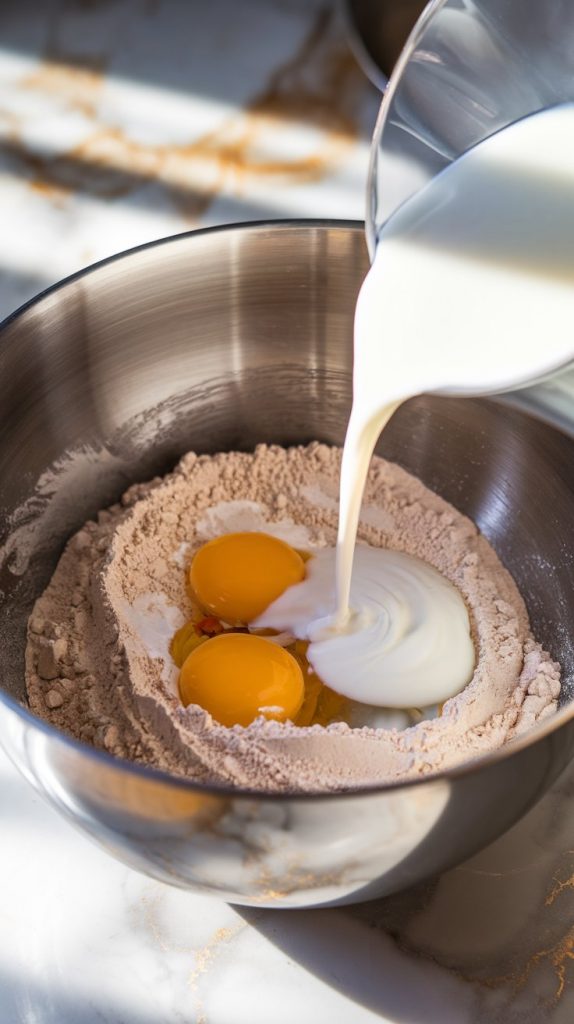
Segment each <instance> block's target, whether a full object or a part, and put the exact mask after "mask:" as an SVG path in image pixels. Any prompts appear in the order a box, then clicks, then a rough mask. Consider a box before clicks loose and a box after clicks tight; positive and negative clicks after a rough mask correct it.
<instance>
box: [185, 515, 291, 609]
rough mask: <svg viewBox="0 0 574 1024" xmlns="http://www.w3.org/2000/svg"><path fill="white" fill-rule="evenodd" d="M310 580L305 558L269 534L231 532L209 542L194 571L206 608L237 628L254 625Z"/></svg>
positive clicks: (199, 597) (195, 589)
mask: <svg viewBox="0 0 574 1024" xmlns="http://www.w3.org/2000/svg"><path fill="white" fill-rule="evenodd" d="M304 577H305V563H304V561H303V559H302V558H301V555H300V554H299V553H298V552H297V551H295V550H294V548H292V547H290V546H289V544H286V543H285V541H282V540H279V539H278V538H277V537H270V536H269V534H266V533H228V534H225V535H224V536H223V537H216V538H215V540H210V541H208V543H207V544H204V545H203V547H202V548H200V549H199V551H198V552H197V554H196V555H195V557H194V559H193V561H192V563H191V568H190V570H189V582H190V585H191V589H192V591H193V593H194V594H195V597H196V598H197V601H198V602H199V604H200V605H201V607H202V608H203V609H204V610H205V611H207V612H210V613H211V614H212V615H217V616H218V617H219V618H220V619H223V620H224V622H229V623H232V624H234V625H238V624H240V623H247V622H252V621H253V620H254V619H256V618H257V616H258V615H261V614H262V612H264V611H265V609H266V608H268V607H269V605H270V604H272V602H273V601H275V600H276V599H277V598H278V597H280V595H281V594H282V593H283V592H284V591H285V590H287V588H288V587H291V586H293V584H295V583H300V582H301V580H302V579H304Z"/></svg>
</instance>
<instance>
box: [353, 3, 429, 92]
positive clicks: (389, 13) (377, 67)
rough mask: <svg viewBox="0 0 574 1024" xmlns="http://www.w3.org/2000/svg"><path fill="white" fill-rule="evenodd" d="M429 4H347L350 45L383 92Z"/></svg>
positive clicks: (374, 82) (366, 72)
mask: <svg viewBox="0 0 574 1024" xmlns="http://www.w3.org/2000/svg"><path fill="white" fill-rule="evenodd" d="M427 2H428V0H345V10H346V15H347V24H348V28H349V41H350V43H351V46H352V48H353V52H354V54H355V56H356V58H357V60H358V61H359V64H360V65H361V67H362V69H363V71H364V72H365V74H366V75H368V77H369V78H370V80H371V82H372V83H373V85H375V86H376V87H377V89H380V91H381V92H383V91H384V89H385V87H386V84H387V81H388V79H389V76H390V74H391V71H392V70H393V68H394V66H395V63H396V61H397V58H398V56H399V54H400V52H401V50H402V48H403V46H404V44H405V43H406V41H407V38H408V35H409V33H410V31H411V29H412V28H413V26H414V24H415V22H416V20H417V18H418V17H419V15H420V14H422V12H423V11H424V9H425V7H426V6H427Z"/></svg>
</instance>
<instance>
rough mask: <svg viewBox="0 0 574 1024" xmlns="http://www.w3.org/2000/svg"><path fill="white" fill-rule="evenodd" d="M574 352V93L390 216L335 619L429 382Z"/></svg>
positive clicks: (356, 426)
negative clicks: (369, 513)
mask: <svg viewBox="0 0 574 1024" xmlns="http://www.w3.org/2000/svg"><path fill="white" fill-rule="evenodd" d="M573 356H574V106H573V105H572V104H567V105H563V106H559V107H555V108H553V109H551V110H548V111H544V112H542V113H540V114H535V115H533V116H532V117H528V118H526V119H525V120H523V121H520V122H518V123H517V124H515V125H512V126H510V127H509V128H506V129H504V130H503V131H501V132H499V133H498V134H497V135H494V136H492V137H491V138H490V139H487V140H486V141H485V142H483V143H481V144H480V145H478V146H476V147H475V148H474V149H473V150H471V151H469V152H468V153H466V154H465V155H464V156H463V157H461V158H460V159H459V160H457V161H456V162H455V163H454V164H452V165H451V166H450V167H449V168H447V170H445V171H444V172H443V173H442V174H440V175H439V176H438V177H436V178H435V179H434V180H433V181H431V182H430V184H429V185H427V186H426V188H424V189H423V190H422V191H421V192H420V193H419V194H418V195H416V196H415V197H414V198H412V199H410V200H409V201H408V202H406V203H405V204H404V205H403V206H402V207H401V208H400V209H399V210H398V212H397V213H396V214H395V215H394V216H393V217H392V218H391V220H390V221H389V223H388V224H387V226H386V227H385V228H384V230H383V232H382V234H381V237H380V239H379V242H378V246H377V252H376V257H375V260H374V263H373V266H372V267H371V269H370V271H369V273H368V275H367V277H366V279H365V282H364V284H363V287H362V289H361V292H360V295H359V299H358V302H357V309H356V314H355V362H354V375H353V409H352V413H351V418H350V421H349V426H348V429H347V435H346V439H345V448H344V453H343V466H342V473H341V487H340V520H339V534H338V542H337V599H338V609H337V619H336V622H337V628H338V629H339V630H341V629H343V630H344V628H345V623H348V622H349V619H350V617H352V613H353V612H360V609H353V608H351V609H350V608H349V592H350V585H351V570H352V565H353V552H354V548H355V539H356V533H357V525H358V518H359V509H360V504H361V498H362V494H363V489H364V485H365V480H366V475H367V471H368V467H369V462H370V459H371V455H372V453H373V449H374V446H375V444H376V441H377V439H378V437H379V434H380V432H381V430H382V429H383V427H384V426H385V424H386V423H387V422H388V420H389V419H390V417H391V415H392V414H393V412H394V411H395V409H396V408H397V406H398V405H400V403H401V402H402V401H404V400H405V399H407V398H410V397H412V396H414V395H418V394H421V393H423V392H441V393H453V394H481V393H487V392H491V393H492V392H497V391H503V390H505V389H507V388H510V387H517V386H519V385H520V384H524V383H526V382H527V381H530V380H533V379H535V378H536V377H538V376H540V375H541V374H544V373H546V372H548V371H549V370H551V369H557V368H558V367H559V366H560V365H562V364H564V363H567V362H569V361H570V360H571V359H572V358H573Z"/></svg>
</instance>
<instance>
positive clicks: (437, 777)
mask: <svg viewBox="0 0 574 1024" xmlns="http://www.w3.org/2000/svg"><path fill="white" fill-rule="evenodd" d="M364 227H365V226H364V223H363V222H362V221H356V220H344V219H340V220H339V219H320V218H317V219H311V218H309V219H306V218H297V219H290V218H282V219H278V220H258V221H247V222H239V223H232V224H218V225H216V226H214V227H207V228H197V229H195V230H191V231H183V232H179V233H177V234H175V235H168V236H166V237H165V238H159V239H155V240H154V241H151V242H144V243H143V244H142V245H137V246H134V247H133V248H131V249H124V250H122V251H121V252H119V253H114V255H112V256H107V257H106V258H105V259H102V260H98V261H97V262H96V263H92V264H90V265H89V266H87V267H83V268H82V269H81V270H78V271H76V272H75V273H74V274H70V275H69V276H68V277H65V278H62V280H60V281H56V282H55V284H52V285H49V286H48V287H47V288H45V289H44V290H43V291H41V292H39V293H38V294H37V295H35V296H33V298H31V299H29V300H28V301H27V302H25V303H24V304H23V305H21V306H19V307H18V308H17V309H16V310H14V312H12V313H10V314H9V315H8V316H7V317H5V319H4V320H2V321H1V322H0V346H1V344H2V335H3V333H4V331H5V330H6V329H7V327H8V326H10V325H11V324H12V323H13V322H14V321H16V320H18V319H20V317H21V316H22V315H23V314H24V313H26V312H27V311H28V310H29V309H31V308H33V307H34V306H36V305H38V304H39V303H40V302H41V301H42V300H43V299H44V298H46V297H47V296H48V295H51V294H52V293H55V292H57V291H59V290H60V289H63V288H64V287H65V286H66V285H68V284H71V283H72V282H74V281H78V280H80V279H81V278H82V277H85V276H87V275H88V274H91V273H93V272H94V271H95V270H98V269H99V268H100V267H104V266H108V265H110V264H112V263H115V262H116V261H120V260H122V259H124V257H128V256H132V255H134V254H135V253H138V252H143V251H145V250H147V249H153V248H160V247H161V246H163V245H167V244H169V243H173V242H178V241H180V240H182V239H187V238H194V237H197V236H202V235H211V234H218V233H225V232H236V231H242V232H249V231H255V232H257V231H260V230H262V229H265V230H275V229H277V228H278V229H280V230H283V229H286V228H296V229H299V230H308V229H309V228H320V229H323V230H325V229H327V230H330V229H332V228H341V229H344V230H349V229H351V230H353V231H357V230H360V231H361V232H363V231H364ZM553 429H554V430H557V431H558V432H559V433H564V431H562V430H560V428H559V427H558V426H556V425H554V424H553ZM0 704H4V705H5V706H6V707H7V708H8V709H9V710H10V711H12V712H14V713H15V714H16V715H17V716H18V717H19V718H21V719H23V721H24V722H25V723H26V725H28V726H30V727H32V728H34V729H36V730H38V731H39V732H41V733H43V734H44V735H45V736H47V737H49V738H50V739H55V740H56V741H57V742H60V743H62V744H63V745H64V746H67V747H69V748H71V749H72V750H75V751H77V752H78V753H79V754H81V755H82V756H84V757H88V758H89V759H92V760H93V761H95V762H96V763H100V764H103V765H105V766H106V767H107V768H113V769H115V770H117V771H124V772H127V773H128V774H133V775H135V776H136V777H139V778H141V779H142V780H147V781H149V782H152V783H162V784H164V785H170V786H173V785H174V786H176V787H177V788H178V789H183V790H187V791H190V792H193V793H207V794H210V795H214V796H219V797H224V798H226V799H231V798H242V797H245V798H246V799H250V800H253V799H258V800H265V801H267V800H270V801H279V802H290V801H293V800H298V801H299V800H301V801H305V802H307V801H318V800H336V799H339V800H340V799H342V798H355V797H369V796H373V795H376V794H384V793H394V792H397V791H398V790H401V791H404V790H408V789H413V788H415V787H420V786H430V785H432V784H433V783H438V782H451V781H453V782H454V781H455V780H456V779H458V778H461V777H465V776H467V775H472V774H474V773H478V772H480V770H481V769H482V768H487V767H489V766H491V765H494V764H496V763H498V762H499V761H505V760H506V759H507V758H511V757H513V756H515V755H517V754H518V753H519V752H520V751H521V750H524V749H526V748H527V747H530V746H533V745H534V744H535V743H538V742H540V741H542V740H543V739H545V738H546V737H547V736H550V735H551V734H552V733H553V732H555V731H557V730H558V729H560V728H562V726H564V725H566V723H567V722H569V721H570V720H571V719H573V718H574V699H573V700H572V701H571V702H570V705H569V706H568V707H565V708H562V709H561V710H559V711H557V712H556V713H555V714H554V715H552V716H551V717H549V718H548V719H546V720H545V721H543V722H541V723H540V724H539V725H536V726H534V727H533V728H532V729H529V730H528V731H527V732H526V733H525V734H524V735H523V736H520V737H518V738H517V739H514V740H510V741H509V742H508V743H505V744H503V746H502V747H498V748H497V749H496V750H493V751H490V752H489V753H486V754H482V755H480V756H477V757H473V758H472V759H470V760H468V761H463V762H462V763H461V764H458V765H455V766H454V767H452V768H448V769H446V770H444V771H442V772H436V773H433V774H429V775H425V776H424V777H423V778H417V779H405V780H399V781H396V782H385V783H373V784H372V785H369V786H360V787H357V788H356V789H355V788H354V789H348V790H339V791H337V792H321V791H312V792H305V793H298V792H292V793H273V792H266V791H265V790H260V789H247V788H243V787H239V786H224V785H218V784H216V783H211V784H209V785H207V784H203V783H198V782H193V781H192V780H190V779H186V778H184V777H183V776H178V775H172V774H170V773H169V772H165V771H161V770H160V769H158V768H152V767H148V766H144V765H139V764H136V763H135V762H132V761H127V760H124V759H120V758H117V757H113V756H112V754H108V753H107V752H106V751H103V750H97V749H96V748H95V747H91V746H90V745H89V744H87V743H82V742H81V741H80V740H76V739H74V738H73V737H71V736H67V735H66V733H64V732H62V731H61V730H59V729H56V728H55V727H54V726H52V725H49V724H48V723H47V722H45V721H44V720H43V719H42V718H40V717H38V716H37V715H34V714H32V712H31V711H29V710H28V708H26V707H24V705H23V704H21V703H20V702H19V701H17V700H16V699H15V698H13V697H11V696H10V695H9V694H8V693H5V692H4V690H3V689H2V688H0Z"/></svg>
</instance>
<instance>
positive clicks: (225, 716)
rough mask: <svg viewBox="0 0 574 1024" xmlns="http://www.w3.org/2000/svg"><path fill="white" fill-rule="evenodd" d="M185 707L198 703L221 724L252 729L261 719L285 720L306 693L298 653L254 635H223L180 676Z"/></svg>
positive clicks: (292, 715) (195, 652)
mask: <svg viewBox="0 0 574 1024" xmlns="http://www.w3.org/2000/svg"><path fill="white" fill-rule="evenodd" d="M179 690H180V696H181V699H182V702H183V704H185V705H186V706H187V705H188V704H199V705H200V706H201V707H202V708H204V709H205V710H206V711H208V712H209V713H210V714H211V715H212V716H213V718H214V719H215V720H216V721H217V722H220V724H221V725H226V726H228V727H230V726H232V725H249V724H250V722H253V721H254V720H255V719H256V718H258V717H259V716H260V715H263V716H264V717H265V718H272V719H274V720H275V721H277V722H285V721H286V720H287V719H293V718H295V716H296V715H297V712H298V711H299V709H300V707H301V705H302V703H303V697H304V692H305V686H304V682H303V673H302V671H301V667H300V665H299V663H298V662H297V660H296V659H295V658H294V657H293V655H291V654H289V653H288V651H285V650H284V649H283V648H282V647H279V646H278V644H274V643H272V642H271V641H270V640H266V639H265V638H264V637H259V636H253V635H252V634H250V633H221V634H220V635H219V636H215V637H212V639H210V640H207V642H206V643H203V644H201V645H200V646H199V647H196V648H195V649H194V650H193V651H192V652H191V654H190V655H189V656H188V657H187V658H186V660H185V662H184V663H183V666H182V669H181V672H180V676H179Z"/></svg>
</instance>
